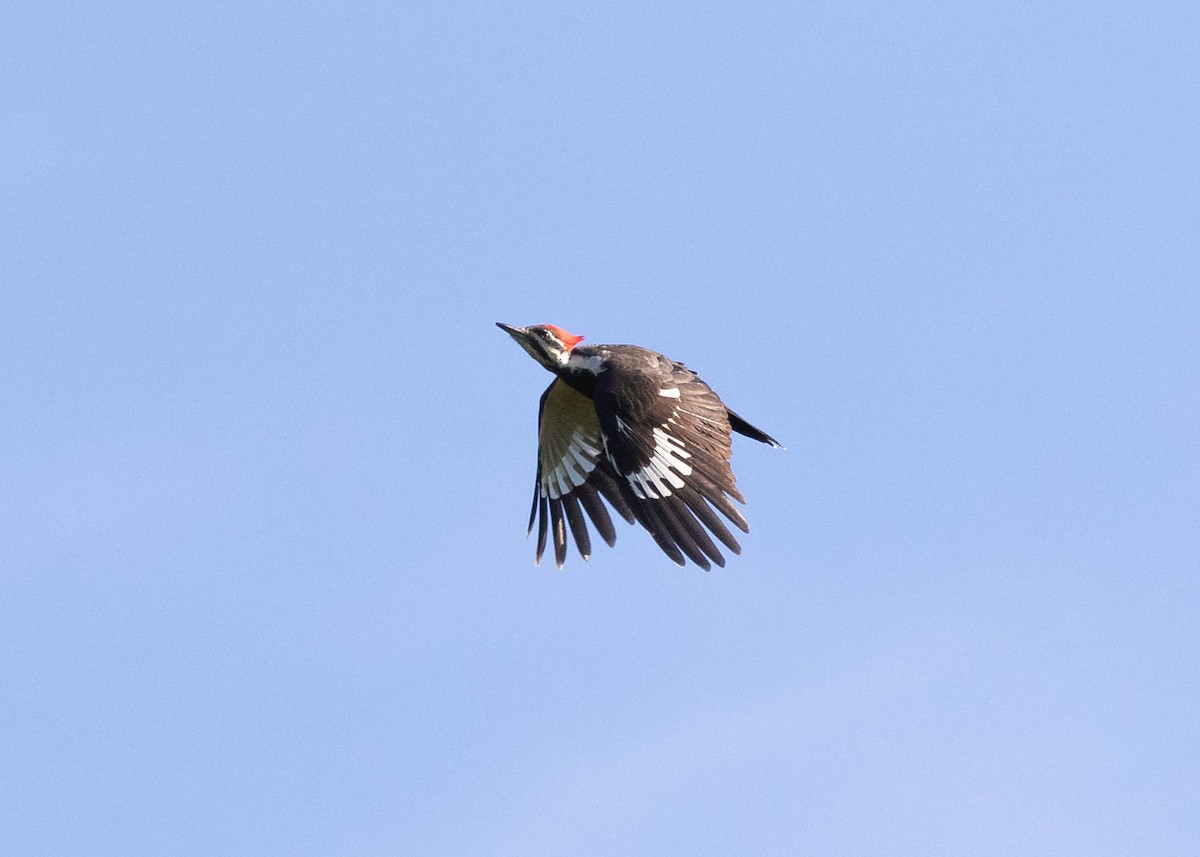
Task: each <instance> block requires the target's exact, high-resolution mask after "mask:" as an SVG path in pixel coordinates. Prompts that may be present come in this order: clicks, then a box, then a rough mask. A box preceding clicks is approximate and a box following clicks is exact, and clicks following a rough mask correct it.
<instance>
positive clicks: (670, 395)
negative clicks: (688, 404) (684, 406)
mask: <svg viewBox="0 0 1200 857" xmlns="http://www.w3.org/2000/svg"><path fill="white" fill-rule="evenodd" d="M658 394H659V395H660V396H662V397H663V398H664V399H678V398H679V388H678V387H664V388H663V389H661V390H659V391H658Z"/></svg>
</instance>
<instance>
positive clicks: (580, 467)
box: [542, 430, 600, 500]
mask: <svg viewBox="0 0 1200 857" xmlns="http://www.w3.org/2000/svg"><path fill="white" fill-rule="evenodd" d="M598 455H600V450H599V449H597V448H596V447H595V445H593V444H592V442H591V440H590V439H589V438H588V436H587V435H586V434H584V433H583V432H581V431H578V430H576V431H575V432H574V433H572V435H571V443H570V444H569V445H568V446H567V451H566V453H565V454H564V455H563V457H562V459H561V460H560V461H559V462H558V464H556V465H555V466H554V470H552V471H549V472H546V473H543V475H542V493H543V494H545V495H546V496H547V497H549V498H550V499H551V500H557V499H558V498H559V497H562V496H564V495H566V494H569V493H571V491H573V490H575V489H576V488H578V487H579V486H580V485H582V484H583V483H584V482H587V478H588V476H590V475H591V472H592V471H593V470H595V469H596V457H597V456H598Z"/></svg>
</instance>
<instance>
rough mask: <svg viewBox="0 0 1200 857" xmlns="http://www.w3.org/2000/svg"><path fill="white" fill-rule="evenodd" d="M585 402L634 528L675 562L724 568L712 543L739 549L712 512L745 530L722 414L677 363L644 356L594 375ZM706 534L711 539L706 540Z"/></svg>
mask: <svg viewBox="0 0 1200 857" xmlns="http://www.w3.org/2000/svg"><path fill="white" fill-rule="evenodd" d="M593 404H594V407H595V411H596V415H597V418H598V420H599V425H600V431H601V432H602V434H603V437H604V439H605V454H606V458H607V460H608V463H609V464H610V465H611V467H612V469H613V470H614V472H615V473H616V474H617V475H618V476H619V477H620V483H619V484H620V486H621V493H622V494H623V495H624V497H625V500H626V502H627V503H628V504H629V507H630V508H631V509H632V511H633V514H634V516H635V517H636V518H637V521H638V523H640V524H641V525H642V526H643V527H645V528H646V529H647V530H648V531H649V532H650V535H651V536H653V537H654V541H655V542H657V543H658V546H659V547H660V548H662V550H663V552H665V553H666V554H667V556H669V557H670V558H671V559H672V560H674V561H675V562H677V563H678V564H679V565H683V564H684V563H685V559H684V557H685V556H686V557H687V558H688V559H690V560H692V562H694V563H696V564H697V565H699V566H701V567H702V568H704V569H708V568H710V567H711V566H710V564H709V561H710V560H711V561H712V562H715V563H716V564H717V565H720V566H723V565H725V558H724V556H722V554H721V551H720V550H719V549H718V548H717V546H716V545H715V544H714V543H713V540H712V538H711V536H715V537H716V538H717V540H718V541H720V542H721V543H722V544H723V545H725V547H727V548H728V549H729V550H731V551H733V552H734V553H735V554H736V553H741V546H740V545H739V544H738V543H737V540H736V539H735V538H734V537H733V535H732V534H731V533H730V532H729V529H728V528H727V527H726V526H725V523H724V522H723V521H722V520H721V519H720V517H718V516H717V514H716V512H714V511H713V510H714V508H715V509H717V510H719V511H720V512H721V513H722V514H723V515H724V516H725V517H726V518H727V519H728V520H729V521H730V522H732V523H733V525H734V526H736V527H737V528H738V529H740V530H741V531H742V532H749V531H750V527H749V525H748V524H747V523H746V519H745V518H743V517H742V515H741V513H740V512H739V511H738V510H737V507H736V506H734V505H733V503H732V502H731V498H732V499H733V500H737V501H738V502H739V503H744V502H745V500H744V498H743V497H742V495H741V493H739V492H738V490H737V486H736V483H735V481H734V477H733V470H732V469H731V467H730V465H729V460H730V457H731V454H732V450H731V443H730V425H729V413H728V411H727V410H726V408H725V405H724V403H722V402H721V400H720V399H719V398H718V397H717V394H716V393H714V392H713V391H712V389H711V388H710V387H709V386H708V385H707V384H705V383H704V382H703V381H701V380H700V378H699V377H697V376H696V373H695V372H692V371H691V370H690V369H688V368H687V367H685V366H684V365H683V364H680V363H674V362H672V361H670V360H668V359H667V358H665V357H663V356H661V355H659V354H655V353H654V352H650V351H645V352H642V354H641V355H640V356H639V358H638V359H636V360H634V359H631V360H628V361H622V362H620V363H614V364H613V365H612V366H610V367H609V368H607V369H606V370H605V371H604V372H601V373H600V375H599V377H598V378H597V382H596V389H595V392H594V394H593ZM710 534H711V535H710Z"/></svg>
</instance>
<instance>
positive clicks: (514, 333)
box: [496, 321, 528, 342]
mask: <svg viewBox="0 0 1200 857" xmlns="http://www.w3.org/2000/svg"><path fill="white" fill-rule="evenodd" d="M496 327H498V328H500V329H501V330H503V331H504V332H505V333H507V334H508V335H509V336H511V337H512V338H513V339H515V340H517V342H520V341H521V340H522V339H524V338H525V337H526V336H527V335H528V331H527V330H526V329H525V328H524V327H514V326H513V325H511V324H505V323H504V322H502V321H498V322H496Z"/></svg>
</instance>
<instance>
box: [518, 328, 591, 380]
mask: <svg viewBox="0 0 1200 857" xmlns="http://www.w3.org/2000/svg"><path fill="white" fill-rule="evenodd" d="M496 327H498V328H500V329H501V330H503V331H504V332H505V333H507V334H508V335H509V336H511V337H512V338H513V339H515V340H517V344H518V345H520V346H521V347H522V348H524V349H525V350H526V351H528V352H529V356H530V357H532V358H533V359H534V360H536V361H537V362H538V363H541V364H542V365H543V366H545V367H546V368H547V369H549V370H550V371H552V372H553V371H555V370H557V369H561V368H562V367H563V366H566V365H567V361H568V360H569V359H570V358H571V350H572V349H573V348H574V347H575V346H576V345H578V344H579V343H580V342H581V341H582V340H583V337H582V336H576V335H575V334H574V333H567V332H566V331H565V330H563V329H562V328H561V327H555V326H554V325H552V324H533V325H530V326H529V327H514V326H513V325H511V324H505V323H504V322H501V321H498V322H496Z"/></svg>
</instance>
